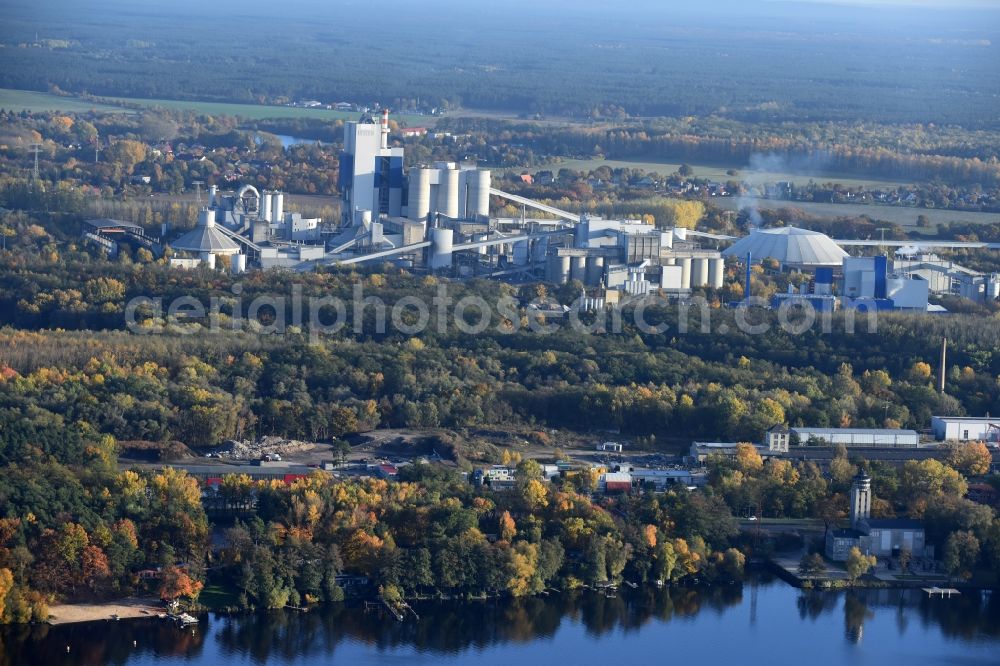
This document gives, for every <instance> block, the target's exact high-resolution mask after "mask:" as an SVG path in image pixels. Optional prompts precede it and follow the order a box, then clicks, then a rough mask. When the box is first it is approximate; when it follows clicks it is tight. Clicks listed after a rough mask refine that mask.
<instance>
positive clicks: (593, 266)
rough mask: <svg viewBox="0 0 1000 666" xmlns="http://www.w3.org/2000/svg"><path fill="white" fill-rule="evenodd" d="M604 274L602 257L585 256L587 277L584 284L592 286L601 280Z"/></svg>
mask: <svg viewBox="0 0 1000 666" xmlns="http://www.w3.org/2000/svg"><path fill="white" fill-rule="evenodd" d="M603 274H604V257H587V279H586V280H585V281H584V284H587V285H589V286H593V285H596V284H598V283H599V282H600V281H601V276H602V275H603Z"/></svg>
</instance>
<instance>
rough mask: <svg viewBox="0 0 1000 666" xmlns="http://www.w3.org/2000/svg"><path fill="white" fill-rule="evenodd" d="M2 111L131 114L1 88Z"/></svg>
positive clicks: (112, 107)
mask: <svg viewBox="0 0 1000 666" xmlns="http://www.w3.org/2000/svg"><path fill="white" fill-rule="evenodd" d="M0 109H8V110H14V111H29V112H34V111H67V112H77V113H83V112H86V111H98V112H101V113H131V111H129V110H127V109H123V108H121V107H118V106H110V105H108V104H96V103H94V102H88V101H86V100H82V99H78V98H76V97H62V96H60V95H53V94H51V93H43V92H34V91H31V90H11V89H10V88H0Z"/></svg>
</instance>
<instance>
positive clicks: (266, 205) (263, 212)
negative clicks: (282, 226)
mask: <svg viewBox="0 0 1000 666" xmlns="http://www.w3.org/2000/svg"><path fill="white" fill-rule="evenodd" d="M259 210H260V219H262V220H266V221H268V222H281V221H282V220H284V219H285V195H284V193H282V192H278V191H277V190H275V191H268V190H264V191H263V192H262V193H261V195H260V209H259Z"/></svg>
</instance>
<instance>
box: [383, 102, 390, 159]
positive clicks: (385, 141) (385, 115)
mask: <svg viewBox="0 0 1000 666" xmlns="http://www.w3.org/2000/svg"><path fill="white" fill-rule="evenodd" d="M388 147H389V109H382V150H385V149H386V148H388Z"/></svg>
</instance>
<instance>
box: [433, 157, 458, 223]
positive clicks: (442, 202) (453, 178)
mask: <svg viewBox="0 0 1000 666" xmlns="http://www.w3.org/2000/svg"><path fill="white" fill-rule="evenodd" d="M437 212H439V213H441V214H442V215H447V216H448V217H450V218H453V219H454V218H457V217H458V170H457V169H444V170H443V171H441V185H440V187H439V188H438V206H437Z"/></svg>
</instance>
